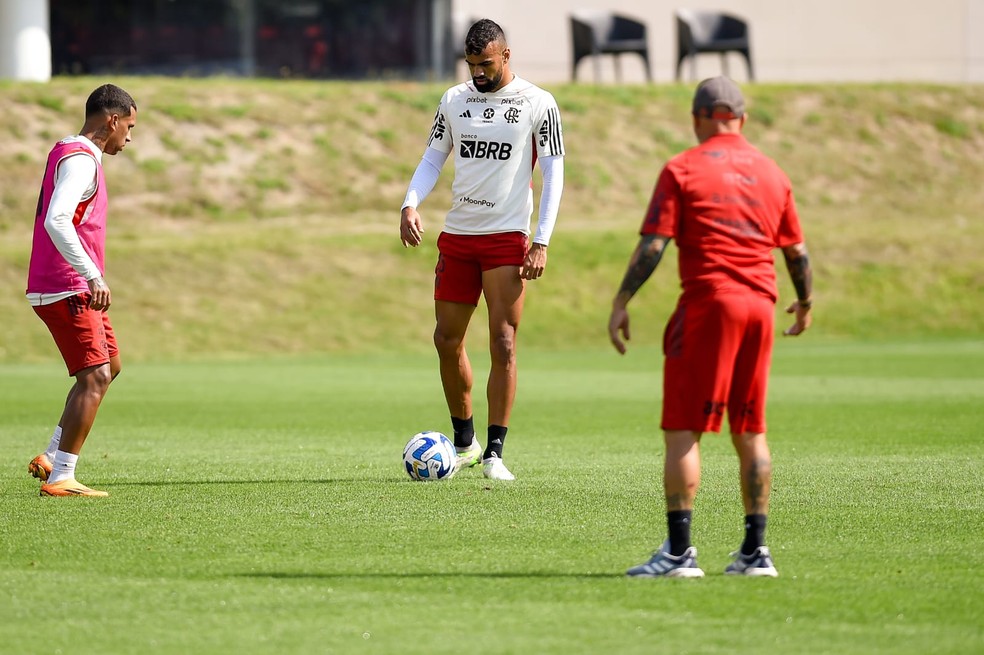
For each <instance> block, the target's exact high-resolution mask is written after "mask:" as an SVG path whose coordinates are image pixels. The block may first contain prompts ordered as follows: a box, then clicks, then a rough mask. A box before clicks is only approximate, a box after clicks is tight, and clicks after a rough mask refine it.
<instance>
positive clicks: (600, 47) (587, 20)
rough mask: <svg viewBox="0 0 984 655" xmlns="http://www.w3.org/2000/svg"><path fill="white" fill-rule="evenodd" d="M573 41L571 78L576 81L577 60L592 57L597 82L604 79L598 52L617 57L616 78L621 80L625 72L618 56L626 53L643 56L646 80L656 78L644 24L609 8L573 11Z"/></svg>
mask: <svg viewBox="0 0 984 655" xmlns="http://www.w3.org/2000/svg"><path fill="white" fill-rule="evenodd" d="M571 43H572V45H573V52H574V58H573V62H572V65H571V79H572V80H573V81H575V82H576V81H577V64H578V62H579V61H581V60H582V59H583V58H585V57H589V56H593V57H594V58H595V66H594V68H595V81H598V80H600V79H601V64H600V62H599V60H598V57H599V55H614V56H615V79H616V80H618V81H619V82H621V80H622V71H621V68H620V66H619V61H618V58H619V56H620V55H622V54H624V53H626V52H634V53H636V54H638V55H639V56H641V57H642V61H643V63H644V64H645V66H646V79H647V80H649V81H652V79H653V76H652V73H651V72H650V69H649V46H648V44H647V41H646V26H645V24H644V23H641V22H639V21H637V20H634V19H632V18H627V17H625V16H619V15H616V14H613V13H612V12H610V11H595V10H590V9H586V10H580V11H575V12H573V13H572V14H571Z"/></svg>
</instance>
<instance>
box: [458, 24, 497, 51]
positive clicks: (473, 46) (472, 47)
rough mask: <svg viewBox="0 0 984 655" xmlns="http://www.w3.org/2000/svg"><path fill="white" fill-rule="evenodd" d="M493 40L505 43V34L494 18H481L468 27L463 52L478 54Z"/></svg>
mask: <svg viewBox="0 0 984 655" xmlns="http://www.w3.org/2000/svg"><path fill="white" fill-rule="evenodd" d="M493 41H502V44H503V45H505V43H506V34H505V32H503V31H502V28H501V27H499V24H498V23H496V22H495V21H494V20H489V19H488V18H483V19H482V20H480V21H477V22H476V23H475V24H474V25H472V26H471V27H470V28H469V29H468V36H466V37H465V54H466V55H480V54H482V51H483V50H485V48H486V46H488V45H489V44H490V43H492V42H493Z"/></svg>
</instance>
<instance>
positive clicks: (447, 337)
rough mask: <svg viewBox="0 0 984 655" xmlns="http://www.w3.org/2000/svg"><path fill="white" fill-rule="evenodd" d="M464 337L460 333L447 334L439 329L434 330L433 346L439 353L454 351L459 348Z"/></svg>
mask: <svg viewBox="0 0 984 655" xmlns="http://www.w3.org/2000/svg"><path fill="white" fill-rule="evenodd" d="M463 343H464V338H463V337H462V335H460V334H449V333H447V332H444V331H442V330H441V329H437V330H434V347H435V348H437V352H439V353H455V352H457V351H458V350H460V349H461V347H462V344H463Z"/></svg>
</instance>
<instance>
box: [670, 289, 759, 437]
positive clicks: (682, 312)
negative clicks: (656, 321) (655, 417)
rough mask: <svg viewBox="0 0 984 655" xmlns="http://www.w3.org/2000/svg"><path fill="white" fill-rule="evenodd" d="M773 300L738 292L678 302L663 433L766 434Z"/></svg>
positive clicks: (673, 321)
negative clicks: (724, 422)
mask: <svg viewBox="0 0 984 655" xmlns="http://www.w3.org/2000/svg"><path fill="white" fill-rule="evenodd" d="M774 324H775V304H774V303H773V302H772V300H771V299H769V298H767V297H765V296H762V295H759V294H756V293H733V294H724V295H719V296H712V297H709V298H706V299H700V300H696V301H688V302H687V303H685V304H684V303H681V304H680V305H678V306H677V309H676V311H675V312H674V313H673V315H672V316H671V317H670V320H669V322H668V323H667V325H666V332H665V333H664V335H663V354H664V355H665V356H666V359H665V361H664V365H663V420H662V423H661V427H662V428H663V429H664V430H692V431H694V432H720V431H721V421H722V417H723V415H724V412H725V410H727V412H728V423H729V425H730V428H731V433H732V434H741V433H744V432H765V399H766V391H767V386H768V380H769V367H770V364H771V361H772V343H773V341H774V338H775V337H774V334H773V326H774Z"/></svg>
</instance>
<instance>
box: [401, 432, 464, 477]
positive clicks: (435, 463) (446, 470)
mask: <svg viewBox="0 0 984 655" xmlns="http://www.w3.org/2000/svg"><path fill="white" fill-rule="evenodd" d="M456 457H457V454H456V453H455V450H454V444H453V443H451V440H450V439H448V438H447V437H446V436H444V435H443V434H441V433H440V432H431V431H427V432H418V433H417V434H415V435H413V436H412V437H410V441H408V442H407V445H406V446H405V447H404V448H403V466H404V467H405V468H406V470H407V475H409V476H410V477H411V478H412V479H414V480H443V479H445V478H450V477H451V476H452V475H454V471H455V458H456Z"/></svg>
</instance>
